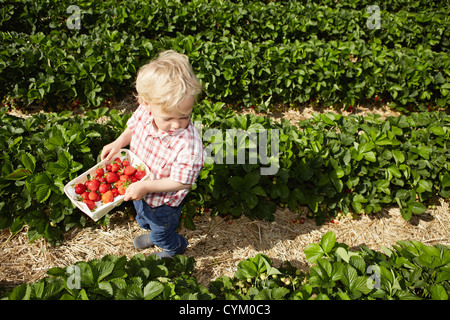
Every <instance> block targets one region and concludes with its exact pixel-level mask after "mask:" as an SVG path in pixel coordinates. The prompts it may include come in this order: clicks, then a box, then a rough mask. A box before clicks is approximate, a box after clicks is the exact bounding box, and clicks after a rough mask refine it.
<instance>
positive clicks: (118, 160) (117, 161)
mask: <svg viewBox="0 0 450 320" xmlns="http://www.w3.org/2000/svg"><path fill="white" fill-rule="evenodd" d="M113 162H114V163H117V164H118V165H120V164H121V163H122V160H120V158H119V157H117V158H115V159H114V161H113Z"/></svg>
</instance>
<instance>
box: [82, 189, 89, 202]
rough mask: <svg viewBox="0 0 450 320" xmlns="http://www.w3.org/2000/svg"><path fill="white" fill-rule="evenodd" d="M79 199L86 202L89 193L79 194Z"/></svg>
mask: <svg viewBox="0 0 450 320" xmlns="http://www.w3.org/2000/svg"><path fill="white" fill-rule="evenodd" d="M81 199H83V200H86V199H89V192H87V191H85V192H83V193H82V194H81Z"/></svg>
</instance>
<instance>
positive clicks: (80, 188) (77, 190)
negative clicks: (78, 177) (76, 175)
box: [75, 183, 86, 194]
mask: <svg viewBox="0 0 450 320" xmlns="http://www.w3.org/2000/svg"><path fill="white" fill-rule="evenodd" d="M84 191H86V186H85V185H84V184H82V183H77V184H76V185H75V193H76V194H82V193H83V192H84Z"/></svg>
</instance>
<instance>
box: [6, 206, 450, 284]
mask: <svg viewBox="0 0 450 320" xmlns="http://www.w3.org/2000/svg"><path fill="white" fill-rule="evenodd" d="M296 218H297V214H296V213H294V212H292V211H290V210H288V209H283V208H279V209H278V210H277V212H276V214H275V221H273V222H264V221H260V220H250V219H248V218H247V217H245V216H243V217H241V218H239V219H236V220H233V221H232V223H231V224H230V223H229V221H227V220H224V219H223V218H221V217H214V218H211V217H210V216H209V215H204V216H200V217H199V218H198V220H197V221H196V230H187V229H185V228H181V229H180V231H179V232H180V233H181V234H183V235H184V236H185V237H187V238H188V240H189V242H190V246H189V247H188V249H187V250H186V253H185V254H186V255H187V256H192V257H194V258H195V260H196V268H195V276H196V277H197V279H198V281H199V282H200V283H202V284H203V285H205V286H207V285H208V283H209V282H210V281H211V280H214V279H216V278H218V277H220V276H222V275H227V276H233V274H234V272H235V271H236V266H237V264H238V263H239V262H240V261H242V260H244V259H246V258H250V257H253V256H255V255H256V254H258V253H263V254H265V255H267V256H268V257H269V258H271V259H272V260H273V262H274V265H275V266H279V265H280V264H281V262H283V261H285V260H287V261H290V262H291V263H292V264H293V265H294V266H295V267H297V268H299V269H301V270H304V271H306V270H307V267H308V263H307V262H306V260H305V255H304V249H305V247H306V246H307V245H308V244H310V243H313V242H316V243H317V242H319V241H320V238H321V236H322V235H323V234H324V233H326V232H328V231H330V230H333V231H334V232H335V233H336V236H337V241H338V242H343V243H346V244H347V245H349V246H350V247H352V248H354V249H356V248H358V247H359V246H362V245H365V246H367V247H369V248H371V249H374V250H380V248H381V246H386V247H390V246H392V245H395V244H396V242H397V241H399V240H418V241H421V242H423V243H425V244H427V245H434V244H438V243H440V244H444V245H450V224H449V223H450V210H449V205H448V203H446V202H445V201H444V200H442V199H440V200H438V201H437V206H436V208H435V209H428V210H427V212H426V213H425V214H423V215H421V216H414V217H413V218H412V220H411V221H409V222H408V221H405V220H404V219H403V218H402V216H401V215H400V211H399V209H398V208H390V209H383V210H382V211H381V212H379V213H378V214H372V215H364V216H361V217H359V218H358V219H353V218H351V217H344V218H341V219H340V220H339V221H337V222H336V221H335V223H327V224H324V225H322V226H317V225H316V224H315V222H314V221H313V220H306V221H305V223H304V224H298V223H293V222H292V221H293V220H295V219H296ZM144 232H145V231H144V230H142V229H141V228H140V227H139V225H138V224H137V222H136V221H134V220H133V219H130V218H128V217H127V216H126V215H125V214H124V213H123V212H116V213H114V214H113V215H112V218H111V223H110V225H109V226H93V227H88V228H84V229H73V230H71V231H69V232H68V233H66V234H65V241H64V243H63V244H62V245H60V246H57V247H52V246H51V245H50V244H48V243H47V242H46V241H45V240H43V239H40V240H37V241H35V242H33V243H30V242H29V241H28V239H27V237H26V230H25V229H24V230H23V231H22V232H21V233H18V234H17V235H15V236H11V235H10V234H9V232H6V231H4V232H3V233H2V234H0V256H1V263H0V287H3V288H4V289H11V288H13V287H15V286H17V285H19V284H21V283H30V282H34V281H37V280H39V279H41V278H42V277H44V276H45V274H46V270H47V269H49V268H51V267H54V266H60V267H65V266H69V265H72V264H74V263H75V262H76V261H80V260H83V261H88V260H91V259H98V258H101V257H103V256H104V255H106V254H115V255H120V256H121V255H126V256H127V257H128V258H130V257H132V256H133V255H135V254H137V253H143V254H149V253H151V252H153V251H155V250H158V249H155V248H153V249H150V248H149V249H146V250H142V251H138V250H136V249H135V248H134V247H133V243H132V241H133V238H134V237H136V236H137V235H139V234H142V233H144Z"/></svg>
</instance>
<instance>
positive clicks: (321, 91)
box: [0, 0, 450, 299]
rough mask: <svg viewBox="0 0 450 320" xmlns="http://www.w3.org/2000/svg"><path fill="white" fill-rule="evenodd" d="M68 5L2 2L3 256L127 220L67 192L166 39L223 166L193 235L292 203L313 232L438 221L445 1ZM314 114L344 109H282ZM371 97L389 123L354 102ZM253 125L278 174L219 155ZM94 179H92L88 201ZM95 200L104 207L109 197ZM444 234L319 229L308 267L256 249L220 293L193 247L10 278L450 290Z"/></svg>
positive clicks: (175, 286)
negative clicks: (91, 212) (353, 235)
mask: <svg viewBox="0 0 450 320" xmlns="http://www.w3.org/2000/svg"><path fill="white" fill-rule="evenodd" d="M71 5H73V4H72V3H71V2H70V1H58V2H57V4H56V3H53V2H48V1H41V0H39V1H21V2H18V1H3V3H2V6H1V8H0V34H1V39H2V41H1V43H2V45H1V50H0V84H1V85H0V93H1V97H2V107H1V110H0V123H1V126H0V131H1V134H0V145H1V150H2V151H1V153H0V160H1V161H0V163H1V175H0V194H1V200H0V229H1V230H4V231H3V235H8V237H9V238H8V240H5V241H4V242H3V243H2V244H1V246H0V250H2V249H4V248H6V247H7V246H8V245H9V243H8V242H9V239H10V237H14V236H16V235H26V236H25V237H26V239H27V241H30V242H31V243H35V242H37V241H45V243H48V244H50V245H51V246H53V247H58V246H62V245H64V243H65V241H67V235H68V234H69V233H72V232H74V230H83V229H85V228H88V227H90V228H108V227H109V226H110V225H111V224H113V222H111V221H113V218H114V216H115V215H120V214H124V212H130V210H131V211H132V208H131V207H132V206H130V204H129V203H126V202H125V203H123V204H122V205H121V206H119V207H117V208H116V209H114V210H113V211H111V212H110V213H108V214H107V215H106V216H105V217H104V218H102V219H101V220H99V221H97V222H93V221H92V220H91V219H90V218H89V217H87V216H86V215H85V214H84V213H82V212H81V211H80V210H79V209H78V208H77V207H75V206H74V205H73V203H72V202H71V201H70V199H68V197H67V196H66V194H65V193H64V186H65V185H66V184H67V183H68V182H69V181H71V180H73V179H74V178H76V177H77V176H79V175H80V174H82V173H83V172H85V171H86V170H88V169H90V168H92V167H94V166H95V165H96V164H97V163H98V162H100V156H99V155H100V151H101V149H102V147H103V146H104V145H106V144H108V143H110V142H111V141H113V140H114V139H115V138H117V137H118V136H119V135H120V134H121V132H123V130H124V129H125V127H126V122H127V120H128V119H129V117H130V116H131V113H130V112H131V111H133V110H134V109H133V108H136V107H137V105H134V107H132V108H131V110H127V112H124V111H123V109H122V110H121V102H123V101H125V100H126V99H127V97H129V96H130V95H131V94H132V93H133V92H134V88H133V82H134V79H135V76H136V71H137V70H138V69H139V67H140V66H141V65H143V64H144V63H146V62H148V61H149V60H150V59H152V58H154V56H155V55H156V54H157V53H158V52H160V51H163V50H167V49H174V50H177V51H179V52H181V53H185V54H186V55H188V57H189V59H190V62H191V63H192V66H193V68H194V71H195V72H196V74H197V75H198V77H199V79H200V81H201V82H202V86H203V94H202V96H201V97H200V98H199V100H198V103H197V104H196V106H195V107H194V111H193V114H192V121H193V122H194V123H196V127H197V129H198V130H199V133H201V135H202V138H203V141H204V145H205V147H206V148H207V150H208V153H209V154H210V156H211V158H212V159H213V160H215V161H210V162H207V163H206V164H205V166H204V168H203V170H202V171H201V173H200V176H199V178H198V180H197V182H196V184H195V186H194V187H193V189H192V190H191V192H190V193H189V194H188V196H187V199H186V204H185V207H184V209H183V219H182V222H181V224H180V228H183V229H185V230H195V229H196V228H197V227H198V226H197V225H196V221H197V222H198V221H199V220H200V221H201V220H202V219H205V218H209V219H215V218H217V217H220V218H224V219H225V220H226V221H230V223H231V222H233V221H236V222H237V221H239V220H241V219H243V218H245V219H250V220H252V221H253V220H254V221H263V222H266V223H269V224H270V223H275V222H276V218H277V214H278V213H279V210H280V208H284V209H286V210H289V211H290V212H292V213H293V216H295V219H296V221H305V219H306V220H307V221H309V222H314V224H315V225H316V226H317V228H320V226H324V225H326V224H328V223H330V221H333V220H338V219H339V218H341V217H360V216H376V215H377V214H379V213H380V212H383V210H386V209H387V208H392V207H395V208H398V210H399V214H400V216H401V217H402V219H403V220H404V221H405V223H408V222H409V221H412V220H414V219H416V218H417V217H421V216H422V215H427V214H429V210H430V208H432V207H433V206H434V205H435V204H436V203H437V202H438V201H439V200H438V199H440V200H441V201H442V202H443V203H447V204H448V200H449V199H450V170H449V163H450V129H449V124H450V115H449V112H448V111H449V95H448V93H449V90H450V81H449V77H450V58H449V55H448V48H449V46H450V43H449V26H450V19H449V11H450V9H449V8H450V7H449V6H448V4H446V3H445V1H426V0H416V1H403V0H395V1H390V2H389V3H388V4H379V5H378V6H376V8H374V7H373V5H374V4H373V3H371V2H370V1H364V0H361V1H352V0H344V1H339V2H336V1H327V0H323V1H315V2H314V3H310V2H309V1H289V2H282V1H281V2H280V1H275V2H273V1H263V0H260V1H220V0H217V1H204V0H194V1H177V0H157V1H156V0H155V1H151V2H146V1H141V0H128V1H123V2H120V3H117V2H114V1H101V2H100V1H99V2H91V1H79V2H77V3H76V6H71ZM369 7H372V9H371V10H368V8H369ZM308 107H313V108H315V109H317V110H320V109H321V108H322V109H323V110H327V111H332V112H317V113H315V114H313V115H312V116H311V117H307V118H306V119H302V120H301V121H298V122H297V121H296V122H295V123H293V122H292V121H288V120H287V119H284V118H281V119H278V118H277V117H274V116H273V115H275V114H277V113H280V112H283V111H286V110H290V111H292V112H296V113H298V114H301V113H302V110H305V108H308ZM363 107H370V108H372V110H376V109H381V108H383V109H384V110H390V111H392V114H390V115H388V116H383V117H382V116H380V115H379V114H377V113H376V112H374V113H365V114H361V113H358V109H359V108H363ZM36 110H37V111H38V112H36ZM285 114H286V113H285ZM213 130H215V131H213ZM254 131H256V132H265V133H267V134H268V135H267V140H266V142H267V150H266V151H267V154H268V155H271V157H269V160H270V164H273V165H274V166H275V168H276V170H275V172H274V173H273V174H261V173H262V172H264V169H266V168H267V167H268V166H269V165H270V164H268V163H267V161H264V160H267V159H266V158H267V157H264V156H263V155H262V154H258V155H257V157H256V161H253V162H251V161H245V163H240V162H239V161H235V160H234V161H231V162H228V161H227V162H225V159H226V157H227V156H228V155H229V149H228V144H229V137H230V134H231V137H232V139H233V146H234V147H236V148H235V150H233V151H232V152H231V155H232V157H233V159H235V157H238V155H239V153H240V152H241V151H242V152H243V154H244V155H245V159H250V157H251V152H252V149H251V147H252V143H251V139H250V136H249V135H246V137H247V138H248V139H247V140H242V141H240V140H239V139H236V144H235V143H234V142H235V141H234V138H235V133H236V132H254ZM211 132H213V133H214V134H213V135H211ZM233 134H234V135H233ZM259 139H260V140H259V142H260V141H261V136H259ZM274 141H275V142H276V145H275V143H274ZM269 142H271V143H270V145H269ZM227 143H228V144H227ZM274 150H276V151H277V152H276V153H275V155H276V156H274ZM260 151H261V150H260ZM218 159H223V160H224V161H219V160H218ZM123 167H124V168H125V167H126V166H123ZM110 169H111V168H109V169H108V168H106V167H105V170H107V171H113V170H112V169H111V170H110ZM134 169H135V168H134ZM124 175H125V176H126V174H124ZM101 176H102V175H101ZM128 176H129V177H131V176H133V177H134V173H133V174H129V175H128ZM116 178H117V179H120V176H119V177H116ZM105 179H106V178H105ZM126 179H128V178H127V177H125V178H124V180H126ZM129 179H130V183H131V182H132V181H131V178H129ZM123 182H125V181H123ZM114 183H116V182H114ZM86 188H87V189H89V190H90V189H91V187H90V185H89V184H83V187H81V186H78V189H79V194H80V197H81V196H82V195H83V194H84V192H85V191H86ZM92 188H94V187H92ZM109 188H112V189H114V187H113V186H110V187H109ZM81 189H83V190H81ZM97 189H98V187H97V188H95V191H94V192H90V195H91V196H92V197H93V196H94V195H95V194H94V193H95V192H96V191H97ZM117 189H119V188H117ZM108 191H109V193H108V195H111V194H112V190H105V192H104V193H106V192H108ZM77 193H78V191H77ZM86 193H87V194H84V197H89V196H90V195H89V192H86ZM100 193H101V194H103V192H98V193H97V194H96V195H97V196H100V198H98V199H97V198H96V199H91V200H92V201H94V200H95V201H97V202H98V203H100V201H101V195H100ZM109 201H112V200H111V199H107V200H104V201H103V202H109ZM447 211H448V210H447ZM127 214H128V213H127ZM447 214H448V212H447ZM131 215H132V214H131ZM302 224H303V222H302ZM441 224H442V223H441ZM442 225H443V230H445V231H446V230H447V228H448V227H446V226H445V225H444V224H442ZM296 226H297V227H298V228H299V229H298V230H299V233H300V232H301V225H299V224H296ZM412 228H413V227H412ZM208 233H209V230H208ZM440 239H441V240H442V238H440ZM447 239H448V237H447ZM445 241H446V240H445ZM445 241H444V244H442V241H436V243H435V245H427V244H424V243H422V242H421V239H402V240H401V241H400V242H399V243H398V244H397V245H395V246H392V247H391V248H390V249H388V248H385V250H384V251H383V252H378V251H377V250H372V249H369V248H363V249H362V250H354V251H351V250H350V249H351V248H350V247H349V246H348V245H346V244H344V243H338V242H336V235H335V234H334V233H326V234H325V232H324V235H323V237H322V238H321V239H320V241H319V243H316V244H313V243H312V244H310V245H309V246H307V248H305V258H306V260H307V262H308V263H309V265H308V266H310V267H311V268H310V269H309V270H308V272H304V271H303V270H299V269H296V268H295V267H293V266H292V265H290V264H289V263H288V262H285V263H283V264H282V265H281V266H280V267H279V268H278V267H275V266H274V263H273V262H272V260H271V259H270V258H269V257H267V256H266V255H264V254H258V255H257V256H255V257H252V258H248V259H242V262H239V263H238V267H237V271H236V273H235V274H234V275H233V276H231V275H230V276H221V277H217V279H215V280H212V281H211V282H210V283H209V284H199V283H198V281H197V279H196V278H195V276H193V270H194V265H195V260H194V258H193V257H184V256H180V257H178V258H177V259H175V260H174V261H170V262H168V261H165V262H164V261H163V262H160V261H156V260H152V259H151V258H150V257H145V256H143V255H136V256H133V257H129V258H126V257H125V256H122V255H121V254H117V255H105V256H104V257H98V259H95V260H92V261H83V262H82V261H80V262H77V264H76V265H78V266H79V267H80V268H81V271H82V274H84V275H83V276H82V283H81V287H80V288H78V289H73V288H68V287H67V277H68V274H69V271H70V270H71V269H67V268H68V267H67V266H66V267H55V268H53V269H49V270H48V277H46V278H44V279H42V280H39V281H37V282H35V283H32V284H23V285H20V286H19V284H18V283H16V285H15V286H16V289H14V291H12V292H9V293H8V294H6V295H5V297H9V298H10V299H46V298H49V299H60V298H62V299H134V298H135V299H154V298H156V299H180V298H181V299H187V298H197V299H231V298H240V299H244V298H251V299H258V298H260V299H261V298H262V299H310V298H316V299H326V298H329V299H391V298H392V299H416V298H417V299H431V298H433V299H448V294H449V292H450V282H449V281H450V271H449V267H450V258H449V256H448V253H449V251H448V246H446V245H448V242H445ZM285 260H289V256H286V257H285ZM372 265H373V266H377V267H378V269H377V270H378V271H377V272H379V273H377V274H379V276H380V278H379V280H380V281H381V282H380V286H378V287H377V288H374V287H373V286H372V287H370V286H369V287H368V286H367V283H368V282H367V281H368V279H370V280H374V279H375V278H373V277H372V278H371V277H370V274H366V272H365V271H366V269H367V267H368V266H372ZM2 278H3V276H2ZM161 279H163V281H162V280H161ZM377 279H378V278H377ZM2 280H3V279H2ZM4 280H7V279H4ZM375 280H376V279H375Z"/></svg>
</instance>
